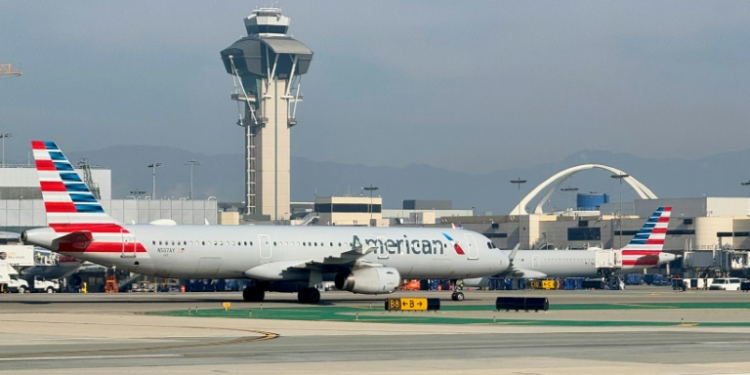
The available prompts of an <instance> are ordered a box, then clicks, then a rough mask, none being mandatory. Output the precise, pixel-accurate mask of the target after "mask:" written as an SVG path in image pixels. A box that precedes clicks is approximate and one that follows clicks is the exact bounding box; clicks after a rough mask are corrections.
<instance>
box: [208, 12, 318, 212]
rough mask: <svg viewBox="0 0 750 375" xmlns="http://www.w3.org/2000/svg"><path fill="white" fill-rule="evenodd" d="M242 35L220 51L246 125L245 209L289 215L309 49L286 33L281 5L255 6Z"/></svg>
mask: <svg viewBox="0 0 750 375" xmlns="http://www.w3.org/2000/svg"><path fill="white" fill-rule="evenodd" d="M245 29H247V34H248V35H247V36H246V37H244V38H242V39H240V40H238V41H236V42H234V44H232V45H231V46H229V47H228V48H227V49H225V50H223V51H221V59H222V61H223V62H224V68H225V69H226V71H227V73H229V74H231V75H232V77H233V79H234V85H235V92H234V94H232V99H233V100H236V101H237V104H238V109H239V120H238V121H237V125H239V126H241V127H243V128H244V129H245V208H246V212H247V215H248V218H249V219H251V220H282V219H288V218H289V215H290V214H291V211H290V208H289V201H290V137H289V134H290V132H289V130H290V129H291V128H292V126H294V125H296V124H297V118H296V114H297V104H298V103H299V102H301V101H302V96H301V95H300V91H299V90H300V80H301V78H302V75H303V74H305V73H307V69H308V67H309V66H310V61H312V55H313V53H312V51H310V49H309V48H307V46H306V45H304V44H303V43H302V42H300V41H298V40H295V39H293V38H291V37H290V36H289V35H288V34H287V30H288V29H289V18H288V17H284V16H283V15H282V14H281V9H277V8H260V9H257V10H255V11H253V13H252V14H251V15H249V16H247V18H245Z"/></svg>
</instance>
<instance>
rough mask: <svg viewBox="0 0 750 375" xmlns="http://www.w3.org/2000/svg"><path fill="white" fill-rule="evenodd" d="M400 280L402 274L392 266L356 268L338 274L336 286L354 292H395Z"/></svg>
mask: <svg viewBox="0 0 750 375" xmlns="http://www.w3.org/2000/svg"><path fill="white" fill-rule="evenodd" d="M400 282H401V275H400V274H399V273H398V270H396V269H395V268H391V267H363V268H355V269H353V270H351V271H348V272H340V273H338V274H336V288H338V289H340V290H348V291H350V292H353V293H362V294H382V293H393V292H394V291H395V290H396V289H398V285H399V283H400Z"/></svg>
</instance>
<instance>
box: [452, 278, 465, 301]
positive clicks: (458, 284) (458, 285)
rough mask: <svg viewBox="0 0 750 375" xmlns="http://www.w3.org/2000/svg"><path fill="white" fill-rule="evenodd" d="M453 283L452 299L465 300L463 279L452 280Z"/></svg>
mask: <svg viewBox="0 0 750 375" xmlns="http://www.w3.org/2000/svg"><path fill="white" fill-rule="evenodd" d="M451 283H452V284H453V294H451V299H452V300H454V301H463V300H464V292H462V290H463V289H464V283H463V281H458V280H451Z"/></svg>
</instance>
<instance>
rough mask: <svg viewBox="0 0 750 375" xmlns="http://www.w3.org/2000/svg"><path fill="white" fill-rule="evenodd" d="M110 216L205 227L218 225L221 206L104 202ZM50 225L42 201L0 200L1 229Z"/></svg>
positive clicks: (128, 221) (209, 203) (127, 220)
mask: <svg viewBox="0 0 750 375" xmlns="http://www.w3.org/2000/svg"><path fill="white" fill-rule="evenodd" d="M99 203H100V204H101V205H102V208H103V209H104V212H106V213H107V214H108V215H110V216H111V217H112V218H113V219H115V220H117V221H119V222H121V223H123V224H133V223H134V224H147V223H149V222H151V221H154V220H158V219H171V220H174V221H175V222H177V224H197V225H203V224H205V223H206V220H207V221H208V223H209V224H212V225H215V224H217V223H218V205H217V202H216V201H215V200H213V199H211V200H200V201H188V200H169V199H164V200H153V201H152V200H139V201H137V202H136V201H135V200H132V199H128V200H122V199H114V200H101V201H100V202H99ZM43 226H47V213H46V212H45V210H44V201H42V200H41V199H4V200H0V227H43Z"/></svg>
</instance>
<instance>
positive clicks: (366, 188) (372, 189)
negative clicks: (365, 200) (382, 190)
mask: <svg viewBox="0 0 750 375" xmlns="http://www.w3.org/2000/svg"><path fill="white" fill-rule="evenodd" d="M362 190H365V191H369V192H370V209H369V211H370V223H369V225H372V193H373V192H374V191H376V190H378V187H377V186H372V185H370V186H365V187H363V188H362Z"/></svg>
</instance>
